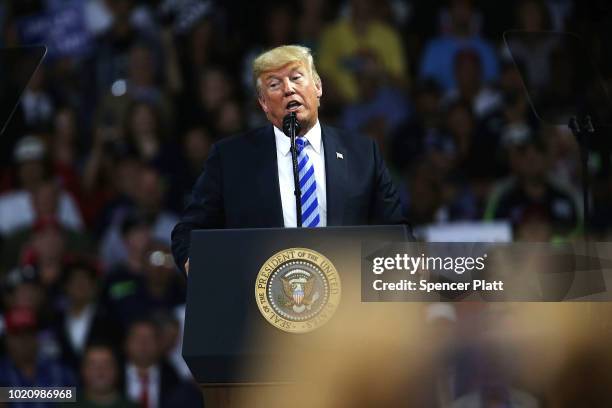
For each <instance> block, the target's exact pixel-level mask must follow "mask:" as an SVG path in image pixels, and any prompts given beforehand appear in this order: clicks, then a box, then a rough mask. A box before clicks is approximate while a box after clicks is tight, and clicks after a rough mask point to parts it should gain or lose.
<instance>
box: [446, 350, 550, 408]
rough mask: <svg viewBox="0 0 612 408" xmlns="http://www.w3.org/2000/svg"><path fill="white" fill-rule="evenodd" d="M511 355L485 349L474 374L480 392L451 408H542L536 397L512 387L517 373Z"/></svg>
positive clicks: (472, 394) (470, 394)
mask: <svg viewBox="0 0 612 408" xmlns="http://www.w3.org/2000/svg"><path fill="white" fill-rule="evenodd" d="M485 347H486V345H485ZM489 347H490V346H489ZM508 355H509V354H508V352H507V351H504V352H502V351H501V350H495V351H492V350H488V349H487V348H485V349H484V350H481V351H480V361H479V364H478V365H477V366H476V367H475V368H476V373H471V376H472V378H475V379H476V387H477V389H476V390H475V391H472V392H470V393H467V394H465V395H463V396H461V397H459V398H458V399H456V400H455V401H454V402H453V403H452V404H451V405H450V408H496V407H504V406H506V407H507V406H510V407H517V408H538V407H539V406H540V404H539V403H538V400H537V399H536V398H535V397H534V396H533V395H531V394H530V393H528V392H526V391H524V390H521V389H518V388H516V387H515V386H514V385H513V384H512V374H513V371H514V370H513V367H512V361H511V360H510V359H509V358H508Z"/></svg>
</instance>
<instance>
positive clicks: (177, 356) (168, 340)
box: [152, 304, 193, 381]
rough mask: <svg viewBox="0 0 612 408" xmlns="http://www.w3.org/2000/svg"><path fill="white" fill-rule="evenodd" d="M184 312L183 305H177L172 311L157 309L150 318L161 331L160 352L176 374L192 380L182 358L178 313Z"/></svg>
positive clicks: (181, 327)
mask: <svg viewBox="0 0 612 408" xmlns="http://www.w3.org/2000/svg"><path fill="white" fill-rule="evenodd" d="M181 312H182V313H183V319H184V313H185V305H184V304H182V305H179V306H177V307H176V308H175V309H174V310H173V311H169V310H162V309H159V310H157V311H156V312H155V313H154V314H153V316H152V319H153V321H154V322H155V324H156V325H157V327H158V328H159V331H160V333H161V336H160V338H161V345H162V354H163V355H164V356H166V359H167V360H168V362H169V363H170V364H171V365H172V367H173V368H174V369H175V370H176V372H177V374H178V375H179V376H180V377H181V378H182V379H183V380H185V381H193V376H192V375H191V371H190V370H189V367H187V363H185V360H184V359H183V354H182V349H183V346H182V344H183V336H182V335H181V333H182V332H183V323H184V322H182V321H181V318H180V316H178V315H179V313H181Z"/></svg>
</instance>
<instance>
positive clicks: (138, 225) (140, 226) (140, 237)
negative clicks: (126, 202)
mask: <svg viewBox="0 0 612 408" xmlns="http://www.w3.org/2000/svg"><path fill="white" fill-rule="evenodd" d="M117 232H118V233H119V234H120V239H121V245H122V248H123V249H124V251H125V255H124V257H122V258H121V259H117V260H115V262H113V263H110V262H109V264H110V265H112V266H113V268H111V269H110V271H111V273H121V274H122V273H127V274H136V275H138V274H141V273H142V269H143V259H144V251H145V249H146V247H147V246H148V245H149V243H150V242H151V220H150V218H149V217H147V216H145V215H144V214H141V213H138V212H129V213H127V214H126V215H125V217H124V218H123V220H122V221H121V225H120V230H119V231H117Z"/></svg>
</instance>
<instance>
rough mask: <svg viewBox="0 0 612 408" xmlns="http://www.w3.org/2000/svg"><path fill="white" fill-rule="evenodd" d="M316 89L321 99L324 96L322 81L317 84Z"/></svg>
mask: <svg viewBox="0 0 612 408" xmlns="http://www.w3.org/2000/svg"><path fill="white" fill-rule="evenodd" d="M315 88H316V89H317V98H319V99H321V97H322V96H323V84H322V83H321V81H320V80H319V81H316V82H315Z"/></svg>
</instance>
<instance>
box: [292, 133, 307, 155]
mask: <svg viewBox="0 0 612 408" xmlns="http://www.w3.org/2000/svg"><path fill="white" fill-rule="evenodd" d="M295 145H296V146H297V151H298V153H300V152H301V151H302V150H303V149H304V148H305V147H306V146H307V145H308V139H306V138H305V137H298V138H296V139H295Z"/></svg>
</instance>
